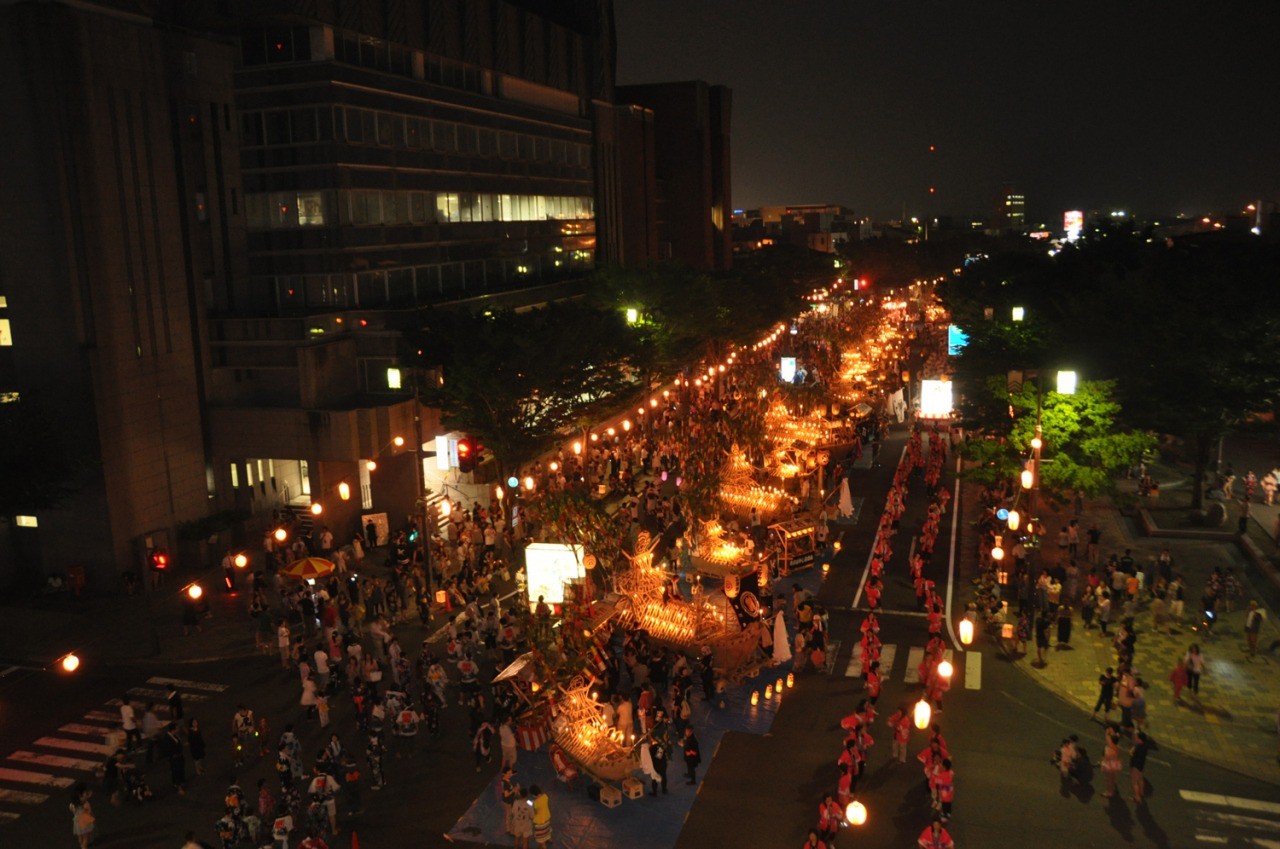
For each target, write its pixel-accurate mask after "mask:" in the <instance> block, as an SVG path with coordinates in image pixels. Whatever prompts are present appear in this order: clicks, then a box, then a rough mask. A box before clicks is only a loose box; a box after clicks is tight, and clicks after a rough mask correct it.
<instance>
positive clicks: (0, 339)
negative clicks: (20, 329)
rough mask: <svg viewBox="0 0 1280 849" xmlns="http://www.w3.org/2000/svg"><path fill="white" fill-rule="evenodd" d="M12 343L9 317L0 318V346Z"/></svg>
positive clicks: (4, 346)
mask: <svg viewBox="0 0 1280 849" xmlns="http://www.w3.org/2000/svg"><path fill="white" fill-rule="evenodd" d="M12 344H13V334H12V333H11V332H10V331H9V319H7V318H0V348H7V347H9V346H10V345H12Z"/></svg>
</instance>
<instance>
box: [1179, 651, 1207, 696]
mask: <svg viewBox="0 0 1280 849" xmlns="http://www.w3.org/2000/svg"><path fill="white" fill-rule="evenodd" d="M1182 662H1183V663H1184V664H1185V665H1186V667H1187V689H1189V690H1190V691H1191V692H1192V693H1194V694H1195V698H1196V702H1197V703H1199V701H1200V676H1201V675H1203V674H1204V655H1202V654H1201V653H1200V646H1199V644H1197V643H1192V644H1191V648H1189V649H1187V654H1186V656H1185V657H1183V658H1182Z"/></svg>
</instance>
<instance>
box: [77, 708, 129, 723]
mask: <svg viewBox="0 0 1280 849" xmlns="http://www.w3.org/2000/svg"><path fill="white" fill-rule="evenodd" d="M84 718H85V719H91V720H94V721H97V722H110V723H112V724H114V725H116V726H119V725H120V714H118V713H108V712H107V711H105V710H91V711H89V712H88V713H86V714H85V715H84Z"/></svg>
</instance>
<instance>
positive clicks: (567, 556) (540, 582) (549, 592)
mask: <svg viewBox="0 0 1280 849" xmlns="http://www.w3.org/2000/svg"><path fill="white" fill-rule="evenodd" d="M582 557H583V554H582V546H580V545H560V544H557V543H550V542H535V543H533V544H531V545H529V546H528V547H527V548H525V550H524V564H525V579H526V583H527V585H528V588H529V607H530V609H531V610H532V609H533V607H534V606H535V605H537V603H538V596H542V598H543V600H544V601H545V602H546V603H547V604H561V603H563V602H564V585H565V583H567V582H568V581H572V580H574V579H578V578H583V577H585V576H586V574H587V570H586V567H585V566H583V565H582Z"/></svg>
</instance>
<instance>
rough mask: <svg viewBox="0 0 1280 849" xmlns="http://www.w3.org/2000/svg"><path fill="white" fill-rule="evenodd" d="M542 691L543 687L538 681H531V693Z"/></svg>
mask: <svg viewBox="0 0 1280 849" xmlns="http://www.w3.org/2000/svg"><path fill="white" fill-rule="evenodd" d="M541 689H542V685H541V684H539V683H538V682H537V681H531V682H530V683H529V690H530V691H532V692H534V693H536V692H538V691H539V690H541Z"/></svg>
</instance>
